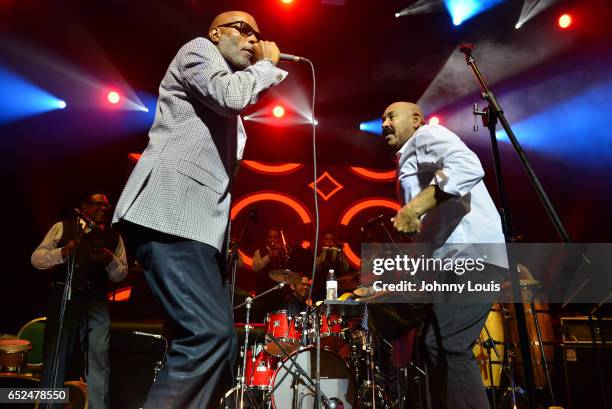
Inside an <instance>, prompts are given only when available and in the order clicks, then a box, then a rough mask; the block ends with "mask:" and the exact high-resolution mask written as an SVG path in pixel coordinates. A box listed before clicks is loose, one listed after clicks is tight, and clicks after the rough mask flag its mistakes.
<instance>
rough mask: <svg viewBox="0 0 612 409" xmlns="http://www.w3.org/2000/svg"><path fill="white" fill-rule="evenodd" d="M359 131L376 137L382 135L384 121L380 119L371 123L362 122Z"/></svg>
mask: <svg viewBox="0 0 612 409" xmlns="http://www.w3.org/2000/svg"><path fill="white" fill-rule="evenodd" d="M359 130H360V131H364V132H369V133H373V134H376V135H382V119H380V118H378V119H373V120H371V121H367V122H362V123H360V124H359Z"/></svg>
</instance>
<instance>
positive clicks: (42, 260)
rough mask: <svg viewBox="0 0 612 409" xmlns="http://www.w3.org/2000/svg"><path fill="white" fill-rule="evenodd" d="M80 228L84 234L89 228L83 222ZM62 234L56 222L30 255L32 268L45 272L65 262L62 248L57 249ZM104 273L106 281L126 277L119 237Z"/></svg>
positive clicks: (58, 223)
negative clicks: (106, 277) (106, 275)
mask: <svg viewBox="0 0 612 409" xmlns="http://www.w3.org/2000/svg"><path fill="white" fill-rule="evenodd" d="M81 226H82V227H83V229H84V230H83V231H84V232H85V233H88V232H89V231H90V228H89V227H88V226H87V224H86V223H85V222H84V221H83V220H81ZM63 233H64V225H63V223H62V222H57V223H55V224H54V225H53V226H51V228H50V229H49V231H48V232H47V235H46V236H45V238H44V239H43V241H42V242H41V243H40V244H39V245H38V247H36V249H35V250H34V252H33V253H32V257H31V261H32V265H33V266H34V268H36V269H38V270H47V269H49V268H51V267H54V266H56V265H59V264H64V263H65V262H66V259H64V258H63V257H62V248H61V247H60V248H58V247H57V245H58V243H59V241H60V240H61V238H62V234H63ZM106 271H107V273H108V279H109V280H111V281H114V282H119V281H121V280H123V279H124V278H125V276H126V275H127V272H128V268H127V257H126V254H125V246H124V244H123V239H122V238H121V236H119V242H118V243H117V248H116V249H115V252H114V254H113V259H112V260H111V262H110V263H108V264H107V265H106Z"/></svg>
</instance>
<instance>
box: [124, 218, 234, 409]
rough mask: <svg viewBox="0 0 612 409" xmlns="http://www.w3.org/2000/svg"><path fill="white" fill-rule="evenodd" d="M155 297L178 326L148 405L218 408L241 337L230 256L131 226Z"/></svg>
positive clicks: (178, 408) (229, 381)
mask: <svg viewBox="0 0 612 409" xmlns="http://www.w3.org/2000/svg"><path fill="white" fill-rule="evenodd" d="M130 229H131V232H128V233H127V240H133V241H132V243H131V244H130V245H133V244H136V253H135V254H136V258H137V260H138V261H139V262H140V263H141V264H142V266H143V268H144V271H145V278H146V280H147V283H148V284H149V287H150V288H151V291H152V292H153V295H154V296H155V297H156V298H157V300H158V301H159V302H160V304H161V305H162V307H163V308H164V310H165V312H166V315H167V316H168V318H169V319H170V320H171V321H172V324H173V326H174V332H175V333H174V335H175V338H174V340H173V342H172V344H171V346H170V349H169V351H168V355H167V357H166V362H165V363H164V366H163V369H162V370H161V372H160V373H159V375H158V377H157V379H156V381H155V383H154V384H153V386H152V387H151V389H150V391H149V395H148V396H147V401H146V403H145V405H144V408H145V409H153V408H154V409H166V408H168V409H169V408H176V409H189V408H193V409H196V408H197V409H207V408H217V407H218V405H219V401H220V398H221V396H222V395H223V393H224V392H225V391H226V390H227V389H228V388H229V387H230V386H231V384H232V382H233V373H232V368H233V364H234V361H235V359H236V352H237V351H236V348H237V338H236V333H235V331H234V325H233V317H232V310H231V303H230V298H229V289H228V286H227V281H226V277H225V268H224V264H225V263H224V260H223V259H222V257H221V255H220V254H219V252H218V251H217V250H216V249H215V248H213V247H211V246H209V245H207V244H204V243H200V242H197V241H193V240H186V239H182V238H179V237H175V236H170V235H166V234H161V233H159V232H155V231H152V230H149V229H145V228H140V227H135V226H134V225H131V227H130Z"/></svg>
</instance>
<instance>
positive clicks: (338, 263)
mask: <svg viewBox="0 0 612 409" xmlns="http://www.w3.org/2000/svg"><path fill="white" fill-rule="evenodd" d="M349 268H350V266H349V263H348V260H347V259H346V257H345V256H344V253H343V252H342V246H340V245H339V243H338V241H337V240H336V237H335V236H334V233H333V232H332V231H326V232H324V233H323V237H322V238H321V248H320V250H319V254H318V255H317V272H318V273H321V274H326V273H327V272H328V271H329V270H330V269H333V270H334V272H335V273H336V276H337V277H339V276H342V275H344V274H346V273H348V272H349Z"/></svg>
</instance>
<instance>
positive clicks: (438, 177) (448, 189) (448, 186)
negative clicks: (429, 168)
mask: <svg viewBox="0 0 612 409" xmlns="http://www.w3.org/2000/svg"><path fill="white" fill-rule="evenodd" d="M447 173H448V171H447V172H446V173H445V172H444V171H442V170H437V171H436V173H435V174H434V177H433V179H431V182H429V185H430V186H438V188H440V190H441V191H443V192H444V193H448V194H449V195H453V196H459V197H462V196H464V195H465V193H467V192H465V193H463V192H461V191H460V190H459V188H458V187H457V186H456V185H455V184H454V183H453V182H452V181H451V178H450V177H449V175H448V174H447Z"/></svg>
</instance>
